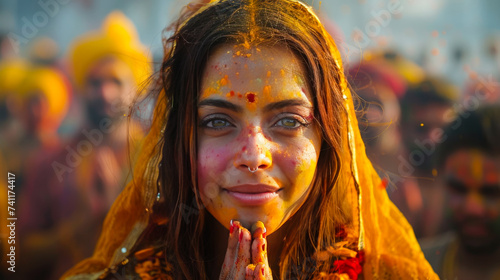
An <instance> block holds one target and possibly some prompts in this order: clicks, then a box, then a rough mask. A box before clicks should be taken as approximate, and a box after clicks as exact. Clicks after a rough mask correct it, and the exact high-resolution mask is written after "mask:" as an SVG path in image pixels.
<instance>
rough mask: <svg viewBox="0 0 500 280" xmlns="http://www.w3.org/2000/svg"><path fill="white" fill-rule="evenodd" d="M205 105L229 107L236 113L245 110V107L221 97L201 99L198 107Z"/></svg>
mask: <svg viewBox="0 0 500 280" xmlns="http://www.w3.org/2000/svg"><path fill="white" fill-rule="evenodd" d="M204 106H214V107H219V108H224V109H229V110H231V111H234V112H236V113H239V112H241V111H243V108H241V106H239V105H236V104H234V103H231V102H229V101H226V100H221V99H204V100H202V101H200V103H198V107H204Z"/></svg>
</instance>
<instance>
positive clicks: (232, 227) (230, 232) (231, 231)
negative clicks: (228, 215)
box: [229, 220, 234, 234]
mask: <svg viewBox="0 0 500 280" xmlns="http://www.w3.org/2000/svg"><path fill="white" fill-rule="evenodd" d="M230 225H231V226H230V227H229V234H233V231H234V225H233V220H231V222H230Z"/></svg>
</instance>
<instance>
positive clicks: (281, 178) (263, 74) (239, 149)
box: [198, 44, 321, 234]
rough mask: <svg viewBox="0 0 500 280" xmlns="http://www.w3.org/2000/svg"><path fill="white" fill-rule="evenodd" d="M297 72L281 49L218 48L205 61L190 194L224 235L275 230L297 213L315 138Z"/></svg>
mask: <svg viewBox="0 0 500 280" xmlns="http://www.w3.org/2000/svg"><path fill="white" fill-rule="evenodd" d="M304 77H305V71H304V69H303V67H302V65H301V64H300V62H299V60H298V59H297V58H296V56H295V55H294V54H293V53H292V52H291V51H289V50H287V49H286V48H283V47H259V48H257V47H250V46H248V45H247V44H242V45H235V46H232V45H224V46H222V47H220V48H218V49H217V50H216V51H214V52H213V53H212V55H211V56H210V58H209V60H208V63H207V66H206V69H205V71H204V73H203V79H202V84H201V92H200V97H199V100H198V188H199V191H200V194H201V199H202V201H203V204H204V206H205V207H206V208H207V210H208V211H209V212H210V213H211V214H212V215H213V216H214V217H215V218H216V219H217V220H218V221H219V222H220V223H221V224H222V225H224V226H225V227H226V228H229V224H230V220H232V219H234V220H239V221H241V223H242V225H243V226H245V227H247V228H249V227H250V226H251V225H252V224H253V223H255V222H256V221H259V220H260V221H262V222H264V224H265V226H266V228H267V233H268V234H270V233H272V232H274V231H275V230H277V229H278V228H279V227H280V226H281V225H282V224H283V223H284V222H286V221H287V220H288V218H289V217H291V216H292V215H293V214H294V213H295V212H296V211H297V210H298V209H299V207H300V206H301V205H302V203H303V202H304V200H305V198H306V196H307V194H308V193H309V189H310V186H311V182H312V181H313V178H314V176H315V171H316V164H317V162H318V157H319V152H320V148H321V134H320V132H319V129H318V127H317V125H316V124H315V123H314V121H313V119H314V117H313V116H314V108H313V102H312V100H311V95H310V89H309V87H308V85H307V83H306V82H305V81H306V79H305V78H304Z"/></svg>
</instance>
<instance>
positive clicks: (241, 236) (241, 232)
mask: <svg viewBox="0 0 500 280" xmlns="http://www.w3.org/2000/svg"><path fill="white" fill-rule="evenodd" d="M238 240H239V241H240V242H241V240H243V230H242V231H240V237H239V238H238Z"/></svg>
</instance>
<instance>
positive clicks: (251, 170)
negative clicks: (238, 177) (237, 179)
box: [248, 166, 259, 173]
mask: <svg viewBox="0 0 500 280" xmlns="http://www.w3.org/2000/svg"><path fill="white" fill-rule="evenodd" d="M257 169H259V168H258V167H256V168H255V169H251V168H250V166H249V167H248V171H250V172H252V173H255V171H257Z"/></svg>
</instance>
